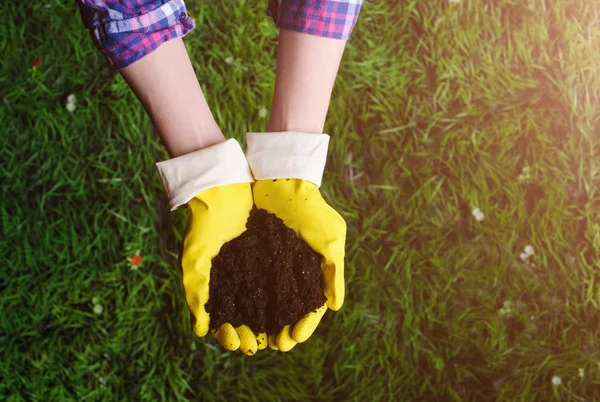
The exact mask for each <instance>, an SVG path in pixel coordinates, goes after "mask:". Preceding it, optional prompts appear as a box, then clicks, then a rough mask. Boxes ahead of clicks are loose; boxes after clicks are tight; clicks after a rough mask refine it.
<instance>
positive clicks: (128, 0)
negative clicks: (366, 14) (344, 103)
mask: <svg viewBox="0 0 600 402" xmlns="http://www.w3.org/2000/svg"><path fill="white" fill-rule="evenodd" d="M76 1H77V4H78V5H79V9H80V11H81V17H82V19H83V23H84V25H85V26H86V28H88V29H89V30H90V33H91V35H92V38H93V40H94V43H95V44H96V47H98V49H100V51H101V52H102V54H104V56H105V57H106V59H107V60H108V63H109V64H110V65H111V67H112V68H113V69H114V70H117V71H118V70H121V69H123V68H125V67H127V66H128V65H130V64H132V63H133V62H135V61H137V60H139V59H141V58H142V57H144V56H145V55H147V54H148V53H151V52H152V51H154V50H155V49H157V48H158V46H160V45H161V44H162V43H164V42H166V41H168V40H169V39H173V38H178V37H181V36H185V35H186V34H187V33H188V32H190V31H191V30H192V29H194V27H195V22H194V20H193V19H192V18H190V17H189V16H188V15H187V12H186V7H185V3H184V1H183V0H76ZM362 3H363V0H269V4H268V7H267V10H266V11H267V15H269V16H270V17H271V18H272V19H273V21H274V22H275V24H276V25H277V26H278V27H279V28H283V29H289V30H293V31H297V32H302V33H307V34H310V35H317V36H323V37H327V38H334V39H348V38H349V37H350V34H351V33H352V29H353V28H354V25H355V24H356V20H357V18H358V14H359V12H360V8H361V6H362Z"/></svg>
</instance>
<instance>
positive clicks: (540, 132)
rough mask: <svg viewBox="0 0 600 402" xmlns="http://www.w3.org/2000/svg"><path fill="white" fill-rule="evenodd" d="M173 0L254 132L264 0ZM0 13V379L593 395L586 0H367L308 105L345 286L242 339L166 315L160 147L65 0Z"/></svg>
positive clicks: (184, 314) (170, 221) (236, 392)
mask: <svg viewBox="0 0 600 402" xmlns="http://www.w3.org/2000/svg"><path fill="white" fill-rule="evenodd" d="M187 3H188V8H189V13H190V15H191V16H192V17H194V18H195V19H196V22H197V29H196V30H195V31H193V33H191V34H189V35H188V36H187V38H186V40H185V43H186V46H187V47H188V50H189V52H190V54H191V56H192V58H193V62H194V66H195V68H196V71H197V75H198V79H199V80H200V82H201V83H202V85H203V88H204V91H205V94H206V96H207V98H208V101H209V104H210V105H211V107H212V110H213V112H214V114H215V117H216V119H217V121H218V122H219V124H220V125H221V127H222V129H223V131H224V132H225V133H226V134H227V135H230V136H234V137H236V138H238V139H240V140H241V139H243V134H244V133H245V132H246V131H260V130H263V129H265V127H266V119H265V118H261V117H260V115H259V111H260V109H261V107H268V106H269V105H270V101H271V96H272V89H273V79H274V67H275V49H276V38H277V30H276V29H275V28H274V27H273V24H272V22H271V21H270V19H268V18H267V17H266V16H265V15H264V7H265V4H263V2H250V1H233V0H224V1H222V2H199V1H188V2H187ZM1 9H2V12H0V55H1V57H0V95H1V97H2V100H3V102H1V103H0V125H1V126H0V127H1V128H0V132H1V133H2V135H1V136H0V154H1V161H2V163H1V164H0V171H1V177H2V180H1V184H0V186H1V189H2V190H1V191H2V197H1V201H0V209H1V219H2V236H1V238H0V249H1V261H2V266H1V269H0V290H1V292H0V400H6V401H63V400H65V401H67V400H68V401H85V400H91V401H96V400H152V401H154V400H224V401H229V400H244V401H245V400H248V401H250V400H257V401H258V400H260V401H267V400H317V399H318V400H369V401H370V400H413V401H416V400H432V401H433V400H439V401H446V400H464V401H467V400H473V401H481V400H498V401H516V400H523V401H533V400H536V401H547V400H587V401H593V400H600V349H599V346H598V340H599V336H600V324H599V320H598V317H599V303H600V284H599V281H600V275H599V267H600V212H599V211H600V187H599V185H600V121H599V120H600V103H599V95H598V91H599V89H600V51H599V50H600V48H599V46H598V44H599V42H598V41H599V39H600V22H599V21H600V6H599V5H598V3H597V2H594V1H589V0H572V1H568V2H567V1H550V0H523V1H513V0H462V1H460V2H459V3H458V4H456V3H454V2H452V3H449V2H448V1H446V0H421V1H417V0H406V1H402V2H392V1H387V2H383V1H367V3H366V4H365V5H364V6H363V11H362V13H361V16H360V18H359V21H358V24H357V26H356V29H355V31H354V34H353V38H352V39H351V41H350V42H349V44H348V46H347V49H346V52H345V55H344V59H343V62H342V67H341V70H340V74H339V76H338V80H337V83H336V87H335V90H334V95H333V101H332V103H331V107H330V112H329V115H328V120H327V125H326V132H328V133H330V134H331V135H332V143H331V146H330V152H329V163H328V167H327V170H326V175H325V181H324V185H323V187H322V192H323V194H324V197H325V198H326V199H327V200H328V201H329V202H330V203H331V204H332V205H333V206H334V208H336V209H337V210H338V211H339V212H340V213H341V214H342V215H343V216H344V218H345V219H346V221H347V223H348V241H347V258H346V263H347V267H346V273H347V300H346V303H345V305H344V307H343V308H342V310H340V311H339V312H337V313H332V312H328V313H327V315H326V316H325V318H324V320H323V322H322V324H321V325H320V327H319V328H318V330H317V332H316V333H315V335H313V337H312V338H311V339H310V340H309V341H308V342H307V343H305V344H302V345H298V346H297V347H296V348H294V349H293V350H292V351H291V352H289V353H287V354H282V353H276V352H272V351H264V352H261V353H258V354H257V355H256V356H254V357H252V358H247V357H245V356H243V355H241V354H239V353H237V354H235V353H229V352H226V351H224V350H222V349H220V348H219V347H218V345H217V344H216V343H215V342H214V341H212V340H210V339H199V338H196V337H195V336H194V335H193V333H192V332H191V330H190V328H189V316H188V311H187V307H186V305H185V300H184V297H183V289H182V286H181V282H180V281H181V276H180V272H179V269H178V267H177V263H176V257H177V252H178V249H179V244H180V241H181V235H182V231H183V228H184V222H185V211H178V212H175V213H168V211H167V209H166V203H165V197H164V196H163V195H162V192H161V188H160V182H159V179H158V176H157V174H156V172H155V170H154V166H153V164H154V162H156V161H159V160H163V159H165V158H166V157H167V154H166V151H165V150H164V148H163V147H162V145H161V144H160V142H159V140H158V138H157V136H156V135H155V134H153V132H152V127H151V124H150V123H149V120H148V118H147V117H146V115H145V113H144V111H143V109H142V108H141V106H140V105H139V104H138V103H137V101H136V100H135V98H134V96H133V95H132V94H131V93H130V91H129V89H128V87H127V85H126V84H125V83H124V81H123V79H121V77H120V76H119V75H116V74H114V73H113V72H111V71H110V70H109V69H108V68H107V66H106V64H105V63H104V61H103V60H102V58H101V56H100V54H99V53H98V52H97V51H96V50H95V49H94V48H93V46H92V43H91V40H90V38H89V36H88V34H87V32H85V30H84V29H83V26H82V24H81V21H80V19H79V15H78V11H77V9H76V7H75V5H74V4H72V2H61V1H58V0H43V1H39V2H5V3H3V4H2V5H1ZM34 57H40V58H41V59H42V63H41V65H40V66H39V67H38V68H37V69H33V68H31V59H32V58H34ZM229 57H231V58H233V62H232V63H227V62H226V61H225V60H228V58H229ZM229 60H231V59H229ZM71 93H73V94H75V95H76V96H77V109H76V110H75V111H74V112H73V113H70V112H68V111H67V110H66V108H65V103H66V98H67V96H68V95H69V94H71ZM526 167H528V168H529V169H530V174H529V175H524V174H523V169H524V168H526ZM473 208H479V209H480V210H481V211H482V212H483V213H484V214H485V218H484V220H482V221H481V222H479V221H477V220H476V219H475V218H474V216H473V215H472V213H471V211H472V209H473ZM526 245H532V246H533V248H534V250H535V254H534V255H533V256H531V257H530V258H529V259H528V260H527V261H522V260H521V259H520V258H519V255H520V253H522V252H523V249H524V247H525V246H526ZM138 250H140V253H141V254H142V256H143V265H142V266H141V267H140V269H138V270H137V271H135V270H131V269H130V263H129V259H130V258H131V256H132V255H133V254H134V253H135V252H136V251H138ZM92 300H93V301H92ZM94 302H95V303H98V304H101V305H102V306H103V311H102V313H101V314H95V313H94V311H93V307H94V304H95V303H94ZM580 369H583V376H580ZM554 376H558V377H560V378H561V380H562V383H561V384H560V385H559V386H553V385H552V381H551V379H552V378H553V377H554Z"/></svg>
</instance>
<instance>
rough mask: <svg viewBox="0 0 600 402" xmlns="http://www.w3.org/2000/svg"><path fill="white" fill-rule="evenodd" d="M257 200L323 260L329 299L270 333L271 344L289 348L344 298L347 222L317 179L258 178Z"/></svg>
mask: <svg viewBox="0 0 600 402" xmlns="http://www.w3.org/2000/svg"><path fill="white" fill-rule="evenodd" d="M252 192H253V195H254V204H255V205H256V207H257V208H262V209H265V210H267V211H269V212H270V213H273V214H275V215H277V217H279V218H281V219H282V220H283V222H284V223H285V224H286V226H288V227H289V228H291V229H294V231H295V232H296V233H298V234H299V235H300V237H302V239H303V240H304V241H305V242H306V243H307V244H308V245H309V246H310V247H311V248H312V249H313V250H315V251H316V252H317V253H319V254H321V255H322V256H323V262H322V264H321V267H322V270H323V279H324V283H325V289H324V291H325V297H327V302H326V304H324V305H323V306H322V307H320V308H319V309H317V311H316V312H312V313H308V314H306V315H305V316H304V317H302V318H301V319H300V320H299V321H298V322H297V323H296V324H294V325H287V326H285V327H284V328H283V329H282V330H281V332H280V333H279V334H277V335H273V336H269V340H268V342H269V346H270V347H271V348H272V349H278V350H281V351H283V352H287V351H289V350H290V349H292V348H293V347H294V346H295V345H296V343H301V342H304V341H306V340H307V339H308V338H309V337H310V336H311V335H312V334H313V332H314V331H315V329H316V328H317V326H318V325H319V322H320V321H321V318H322V317H323V315H324V314H325V311H326V310H327V308H330V309H332V310H339V308H340V307H341V306H342V303H343V301H344V244H345V241H346V222H344V219H343V218H342V217H341V216H340V215H339V214H338V213H337V212H336V211H335V210H334V209H333V208H332V207H331V206H329V205H328V204H327V203H326V202H325V200H324V199H323V197H321V193H320V192H319V189H318V188H317V186H316V185H315V184H314V183H311V182H309V181H305V180H299V179H278V180H271V179H269V180H258V181H256V182H255V183H254V184H253V185H252Z"/></svg>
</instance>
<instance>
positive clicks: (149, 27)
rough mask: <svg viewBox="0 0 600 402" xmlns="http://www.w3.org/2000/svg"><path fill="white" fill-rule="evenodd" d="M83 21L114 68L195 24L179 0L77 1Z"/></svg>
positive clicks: (126, 64)
mask: <svg viewBox="0 0 600 402" xmlns="http://www.w3.org/2000/svg"><path fill="white" fill-rule="evenodd" d="M77 3H78V4H79V6H80V11H81V17H82V19H83V23H84V25H85V26H86V28H88V29H89V30H90V33H91V35H92V38H93V39H94V43H95V44H96V46H97V47H98V48H99V49H100V51H101V52H102V54H104V56H105V57H106V59H107V60H108V63H109V64H110V65H111V67H112V68H113V69H114V70H117V71H118V70H121V69H123V68H125V67H127V66H128V65H130V64H132V63H133V62H135V61H137V60H139V59H141V58H142V57H144V56H145V55H147V54H148V53H151V52H152V51H153V50H155V49H157V48H158V46H160V45H161V44H162V43H164V42H166V41H168V40H169V39H174V38H178V37H180V36H184V35H185V34H187V33H188V32H190V31H191V30H192V29H194V27H195V23H194V20H193V19H192V18H190V17H189V16H188V15H187V13H186V8H185V3H184V2H183V0H168V1H165V0H77Z"/></svg>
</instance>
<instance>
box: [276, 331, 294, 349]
mask: <svg viewBox="0 0 600 402" xmlns="http://www.w3.org/2000/svg"><path fill="white" fill-rule="evenodd" d="M290 327H291V326H290V325H286V326H285V327H283V329H282V330H281V331H280V332H279V335H277V347H278V348H279V350H280V351H282V352H289V351H290V350H292V348H293V347H294V346H296V343H298V342H296V341H295V340H294V339H293V338H292V333H291V331H290Z"/></svg>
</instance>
